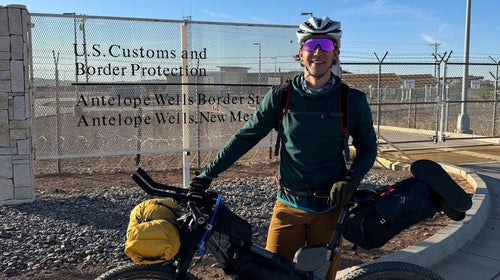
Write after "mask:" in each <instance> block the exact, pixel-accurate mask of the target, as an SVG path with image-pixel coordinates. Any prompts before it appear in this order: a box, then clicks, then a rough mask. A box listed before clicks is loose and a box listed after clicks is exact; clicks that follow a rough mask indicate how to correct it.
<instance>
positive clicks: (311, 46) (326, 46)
mask: <svg viewBox="0 0 500 280" xmlns="http://www.w3.org/2000/svg"><path fill="white" fill-rule="evenodd" d="M318 45H319V47H320V48H321V50H322V51H324V52H331V51H333V50H334V49H335V43H334V42H333V41H332V40H330V39H327V38H312V39H307V40H305V41H304V43H303V44H302V49H303V50H305V51H307V52H313V51H315V50H316V48H317V47H318Z"/></svg>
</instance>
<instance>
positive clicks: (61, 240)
mask: <svg viewBox="0 0 500 280" xmlns="http://www.w3.org/2000/svg"><path fill="white" fill-rule="evenodd" d="M399 179H402V178H395V177H389V176H387V175H380V174H369V175H368V176H367V177H366V178H365V180H364V182H363V183H364V185H365V186H367V187H372V186H374V185H387V184H392V183H394V182H396V181H397V180H399ZM212 187H213V189H214V190H217V191H220V192H221V193H222V194H223V199H224V200H225V202H226V205H227V206H229V207H230V208H231V209H232V210H233V211H234V212H236V213H237V214H239V215H241V216H243V217H244V218H245V219H247V220H248V221H249V222H250V223H251V224H252V225H253V226H254V232H255V235H254V236H255V239H256V240H257V241H262V240H265V235H266V233H267V226H268V222H269V218H270V216H271V213H272V206H273V202H274V195H275V193H274V192H275V186H274V183H273V181H272V178H271V177H261V178H258V177H249V178H243V179H225V180H220V181H215V182H214V183H213V184H212ZM36 192H37V194H36V195H37V199H36V201H35V202H33V203H27V204H20V205H3V206H0V217H1V224H0V278H2V277H15V276H19V275H33V274H36V273H37V272H40V271H63V270H66V269H69V270H70V269H74V268H75V267H77V268H78V269H80V270H82V271H88V270H91V269H95V268H96V267H104V268H110V267H115V266H116V265H119V264H121V263H129V262H130V259H129V258H128V257H127V256H126V255H125V254H124V253H123V248H124V240H125V230H126V227H127V224H128V216H129V213H130V210H131V209H132V208H133V207H134V206H135V205H136V204H137V203H139V202H141V201H143V200H145V199H147V198H150V197H149V196H148V195H146V194H144V193H143V192H142V191H141V190H140V189H139V188H138V187H136V186H134V187H123V186H119V184H117V186H113V187H107V188H102V187H100V188H99V187H88V188H85V189H83V188H60V187H46V188H41V189H37V191H36ZM68 279H69V278H68Z"/></svg>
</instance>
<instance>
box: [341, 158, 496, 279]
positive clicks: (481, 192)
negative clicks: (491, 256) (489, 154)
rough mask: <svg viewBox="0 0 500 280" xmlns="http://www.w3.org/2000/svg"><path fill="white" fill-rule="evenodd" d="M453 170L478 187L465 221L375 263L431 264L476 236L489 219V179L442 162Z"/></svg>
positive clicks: (455, 223)
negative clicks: (487, 181) (486, 181)
mask: <svg viewBox="0 0 500 280" xmlns="http://www.w3.org/2000/svg"><path fill="white" fill-rule="evenodd" d="M441 165H442V166H443V168H444V169H445V170H446V171H447V172H449V173H454V174H457V175H460V176H461V177H463V178H464V179H465V180H467V182H468V183H469V184H471V185H472V186H473V187H474V188H475V193H474V196H473V198H472V207H471V209H470V210H469V211H467V215H466V217H465V219H464V220H463V221H459V222H457V221H454V222H452V223H450V224H449V225H448V226H446V227H445V228H443V229H442V230H440V231H439V232H438V233H436V234H434V235H433V236H431V237H429V238H427V239H426V240H424V241H422V242H420V243H418V244H416V245H413V246H410V247H408V248H405V249H403V250H401V251H399V252H395V253H392V254H389V255H387V256H384V257H381V258H379V259H377V260H374V261H373V262H383V261H402V262H409V263H414V264H417V265H420V266H423V267H430V266H432V265H433V264H435V263H437V262H439V261H441V260H442V259H444V258H446V257H447V256H449V255H452V254H454V253H456V252H457V251H458V250H459V249H460V248H462V247H463V246H464V245H465V243H467V242H468V241H469V240H471V239H473V238H474V237H475V236H476V234H477V233H478V232H479V231H480V230H481V228H482V226H483V225H484V223H485V222H486V220H487V218H488V210H489V208H490V197H489V193H488V189H487V186H486V184H485V182H484V181H483V180H482V179H481V178H480V177H479V176H478V175H477V174H476V173H475V172H472V171H470V170H466V169H461V168H458V167H457V166H454V165H447V164H441ZM358 267H359V266H354V267H349V268H346V269H343V270H341V271H338V272H337V277H342V276H345V275H346V274H347V273H349V272H350V271H352V270H354V269H356V268H358Z"/></svg>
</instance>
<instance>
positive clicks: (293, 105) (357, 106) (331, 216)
mask: <svg viewBox="0 0 500 280" xmlns="http://www.w3.org/2000/svg"><path fill="white" fill-rule="evenodd" d="M341 35H342V31H341V29H340V23H339V22H336V21H332V20H330V19H329V18H328V17H324V18H314V17H311V18H310V19H309V20H308V21H306V22H304V23H302V24H301V25H300V26H299V29H298V31H297V39H298V42H299V45H300V48H299V50H298V55H297V56H296V58H297V60H298V61H300V64H301V66H303V67H304V71H303V73H301V74H300V75H297V76H296V77H294V78H293V80H292V81H291V84H290V86H291V87H292V89H291V92H290V97H289V104H288V107H287V108H288V110H287V113H286V114H285V115H284V116H283V119H282V125H281V129H280V131H279V134H280V136H281V139H282V140H281V141H282V142H281V144H282V149H281V152H280V167H279V171H278V174H277V178H276V181H277V185H278V187H279V188H278V193H277V200H276V203H275V206H274V211H273V216H272V218H271V222H270V227H269V232H268V238H267V244H266V249H267V250H269V251H271V252H274V253H277V254H279V255H281V256H283V257H285V258H287V259H290V260H292V259H293V257H294V254H295V252H296V251H297V249H299V248H300V247H302V246H304V245H307V244H316V243H323V244H326V243H328V241H329V240H330V237H331V234H332V232H333V230H334V227H335V223H336V220H337V217H338V215H339V212H340V209H341V208H342V206H344V205H345V203H346V202H348V201H349V200H350V198H351V196H352V194H353V192H354V191H355V190H356V188H357V187H358V185H359V182H360V181H361V180H362V179H363V177H364V176H365V175H366V173H368V171H369V170H370V168H371V167H372V166H373V163H374V161H375V157H376V153H377V145H376V137H375V132H374V129H373V123H372V116H371V111H370V108H369V106H368V103H367V101H366V97H365V94H364V93H363V92H360V91H358V90H355V89H350V90H349V95H348V96H349V98H348V109H347V110H348V112H343V113H344V114H346V113H347V115H348V124H349V125H348V127H349V134H350V136H351V137H352V145H353V146H354V148H355V149H356V157H355V158H354V160H353V163H352V164H351V166H350V168H349V169H348V168H347V166H346V161H345V159H344V156H343V151H344V148H345V145H346V143H345V141H344V135H343V133H342V131H341V124H340V121H339V120H340V118H339V108H340V107H339V105H340V104H339V94H340V91H341V88H342V83H341V80H340V78H339V77H337V76H335V75H334V74H333V73H332V71H331V70H332V67H333V66H334V65H336V64H338V59H339V53H340V51H339V48H340V38H341ZM279 94H280V87H278V86H276V87H273V88H271V89H270V90H269V92H268V93H267V94H266V96H265V97H264V98H263V100H262V103H261V104H260V105H259V108H258V109H257V111H256V112H255V113H254V114H253V116H252V118H251V119H250V120H249V121H248V122H247V123H246V124H245V125H244V126H243V127H242V128H241V129H240V130H239V131H238V132H237V133H236V134H235V135H234V136H233V137H232V138H231V139H230V140H229V141H228V143H227V144H226V145H225V146H224V147H223V148H222V149H221V150H220V152H219V153H218V155H217V156H216V158H215V159H214V161H213V162H212V163H210V164H209V165H208V166H207V167H206V168H205V169H204V171H203V172H202V174H201V175H200V176H198V177H195V178H194V179H193V181H192V182H191V186H192V187H202V188H207V187H208V186H209V185H210V182H211V180H212V179H213V178H215V177H217V175H218V174H219V173H221V172H223V171H224V170H226V169H227V168H229V167H230V166H231V165H232V164H233V163H234V162H235V161H236V160H238V159H239V158H240V157H241V156H243V155H244V154H245V153H246V152H248V151H249V150H250V149H251V148H252V147H254V146H255V145H256V144H257V143H258V142H259V141H260V140H261V139H262V138H264V137H265V136H266V135H267V134H268V133H269V132H270V131H271V130H272V129H273V128H274V127H275V125H276V122H277V119H278V116H279V114H280V113H279V112H278V111H279V110H278V108H279V105H278V103H279ZM339 255H340V254H338V255H337V257H336V258H335V259H334V260H333V262H332V264H331V266H330V269H329V272H328V276H327V279H334V278H335V274H336V271H337V266H338V261H339Z"/></svg>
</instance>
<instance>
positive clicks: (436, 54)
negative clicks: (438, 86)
mask: <svg viewBox="0 0 500 280" xmlns="http://www.w3.org/2000/svg"><path fill="white" fill-rule="evenodd" d="M442 44H443V43H438V42H435V43H433V44H429V45H431V46H433V47H434V53H433V56H434V57H435V58H436V57H437V56H438V48H439V46H441V45H442ZM434 77H437V65H435V66H434Z"/></svg>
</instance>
